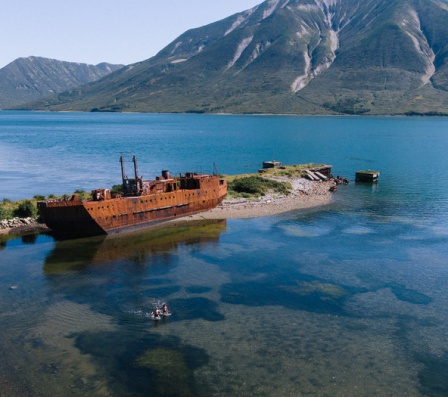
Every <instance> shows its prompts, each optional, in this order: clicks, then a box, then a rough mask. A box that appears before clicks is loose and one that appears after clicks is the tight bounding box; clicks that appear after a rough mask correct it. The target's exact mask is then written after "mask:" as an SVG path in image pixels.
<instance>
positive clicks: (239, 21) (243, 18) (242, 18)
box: [224, 6, 258, 36]
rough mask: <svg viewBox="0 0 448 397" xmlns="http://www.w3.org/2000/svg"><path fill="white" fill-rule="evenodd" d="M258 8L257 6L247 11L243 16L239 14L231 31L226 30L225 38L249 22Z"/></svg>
mask: <svg viewBox="0 0 448 397" xmlns="http://www.w3.org/2000/svg"><path fill="white" fill-rule="evenodd" d="M257 8H258V6H255V7H253V8H251V9H249V10H247V11H244V12H242V13H241V14H238V15H237V17H236V19H235V21H233V23H232V25H231V26H230V28H229V29H227V30H226V32H225V33H224V36H227V35H228V34H229V33H232V32H233V31H234V30H235V29H236V28H238V26H240V25H241V24H242V23H244V22H245V21H247V19H248V18H249V17H250V16H251V15H252V14H253V13H254V12H255V10H256V9H257Z"/></svg>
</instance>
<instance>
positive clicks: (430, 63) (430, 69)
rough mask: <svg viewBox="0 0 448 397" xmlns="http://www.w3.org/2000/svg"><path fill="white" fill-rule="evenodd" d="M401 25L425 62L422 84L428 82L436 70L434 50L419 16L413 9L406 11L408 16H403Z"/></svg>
mask: <svg viewBox="0 0 448 397" xmlns="http://www.w3.org/2000/svg"><path fill="white" fill-rule="evenodd" d="M401 26H402V27H403V28H404V30H405V32H406V34H407V35H408V36H409V38H410V39H411V40H412V43H413V44H414V47H415V49H416V50H417V52H418V53H419V54H420V55H421V56H422V58H423V59H424V60H425V63H426V70H425V73H424V74H423V76H422V77H421V80H422V86H423V85H426V84H428V83H430V81H431V77H432V76H433V75H434V73H435V72H436V67H435V65H434V60H435V58H436V56H435V54H434V51H433V50H432V48H431V46H430V45H429V43H428V40H427V38H426V36H425V34H424V33H423V31H422V28H421V23H420V17H419V15H418V13H417V11H416V10H415V9H410V10H409V11H408V18H403V20H402V21H401Z"/></svg>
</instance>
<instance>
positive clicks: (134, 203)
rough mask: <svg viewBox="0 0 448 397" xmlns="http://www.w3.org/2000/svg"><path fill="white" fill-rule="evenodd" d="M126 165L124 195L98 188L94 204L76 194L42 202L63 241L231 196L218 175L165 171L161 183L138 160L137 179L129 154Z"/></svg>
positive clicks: (40, 206)
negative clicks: (145, 175) (129, 171)
mask: <svg viewBox="0 0 448 397" xmlns="http://www.w3.org/2000/svg"><path fill="white" fill-rule="evenodd" d="M120 162H121V173H122V180H123V192H124V193H123V195H111V192H110V189H96V190H93V191H92V198H91V199H90V200H80V199H79V197H78V195H77V194H74V195H73V196H71V198H69V199H57V200H46V201H40V202H38V204H37V206H38V209H39V214H40V216H41V218H42V221H43V222H44V223H45V224H46V225H47V226H48V227H49V228H50V229H51V230H53V231H54V232H55V233H56V234H58V235H61V236H63V237H84V236H94V235H101V234H113V233H118V232H121V231H125V230H130V229H135V228H141V227H145V226H149V225H151V224H155V223H158V222H162V221H165V220H169V219H173V218H175V217H182V216H185V215H188V214H192V213H197V212H202V211H206V210H208V209H211V208H214V207H216V206H217V205H219V204H220V203H221V202H222V201H223V200H224V197H225V196H226V194H227V183H226V181H225V180H224V179H220V178H219V176H218V175H217V174H216V173H213V174H212V175H209V174H197V173H193V172H186V173H185V174H184V175H182V174H180V176H179V177H178V178H173V177H172V176H171V175H170V173H169V172H168V171H162V175H161V176H158V177H156V179H155V180H143V179H142V177H141V176H139V175H138V168H137V159H136V157H135V156H134V157H133V163H134V178H128V177H127V176H126V173H125V168H124V159H123V156H121V157H120Z"/></svg>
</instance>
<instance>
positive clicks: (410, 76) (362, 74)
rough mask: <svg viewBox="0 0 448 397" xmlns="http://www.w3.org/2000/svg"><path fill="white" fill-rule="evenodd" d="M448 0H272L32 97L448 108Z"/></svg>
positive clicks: (120, 102)
mask: <svg viewBox="0 0 448 397" xmlns="http://www.w3.org/2000/svg"><path fill="white" fill-rule="evenodd" d="M447 22H448V0H393V1H391V0H267V1H265V2H263V3H261V4H260V5H258V6H256V7H254V8H252V9H249V10H247V11H244V12H241V13H238V14H235V15H233V16H230V17H228V18H226V19H223V20H221V21H218V22H215V23H212V24H210V25H207V26H204V27H201V28H197V29H192V30H189V31H187V32H185V33H184V34H182V35H181V36H179V37H178V38H177V39H176V40H174V41H173V42H172V43H171V44H169V45H168V46H167V47H165V48H164V49H163V50H161V51H160V52H159V53H158V54H157V55H156V56H154V57H152V58H150V59H148V60H145V61H142V62H139V63H136V64H134V65H130V66H127V67H125V68H122V69H120V70H118V71H116V72H114V73H111V74H110V75H108V76H107V77H105V78H103V79H101V80H99V81H97V82H93V83H89V84H87V85H84V86H81V87H77V88H75V89H72V90H70V91H66V92H64V93H61V94H58V95H55V96H53V97H51V98H49V99H48V98H47V99H45V100H42V101H38V102H35V103H32V104H28V105H27V106H26V107H27V108H33V109H47V110H83V111H131V112H132V111H135V112H223V113H224V112H226V113H277V114H280V113H286V114H367V115H381V114H408V115H409V114H426V115H436V114H443V115H446V114H448V110H447V105H448V94H447V90H448V23H447Z"/></svg>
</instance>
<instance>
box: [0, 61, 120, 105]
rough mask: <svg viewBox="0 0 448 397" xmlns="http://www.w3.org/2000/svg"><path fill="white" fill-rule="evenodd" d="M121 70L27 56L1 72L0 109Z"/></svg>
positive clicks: (115, 66) (101, 64)
mask: <svg viewBox="0 0 448 397" xmlns="http://www.w3.org/2000/svg"><path fill="white" fill-rule="evenodd" d="M121 67H123V65H113V64H109V63H106V62H102V63H99V64H98V65H89V64H85V63H76V62H66V61H58V60H55V59H50V58H44V57H36V56H30V57H26V58H23V57H22V58H18V59H16V60H14V61H13V62H11V63H9V64H8V65H6V66H5V67H3V68H2V69H0V108H8V107H14V106H17V105H20V104H24V103H27V102H30V101H33V100H37V99H40V98H44V97H47V96H49V95H51V94H53V93H59V92H63V91H66V90H67V89H70V88H73V87H76V86H79V85H83V84H86V83H88V82H91V81H95V80H98V79H100V78H102V77H104V76H106V75H108V74H109V73H112V72H113V71H115V70H117V69H119V68H121Z"/></svg>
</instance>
